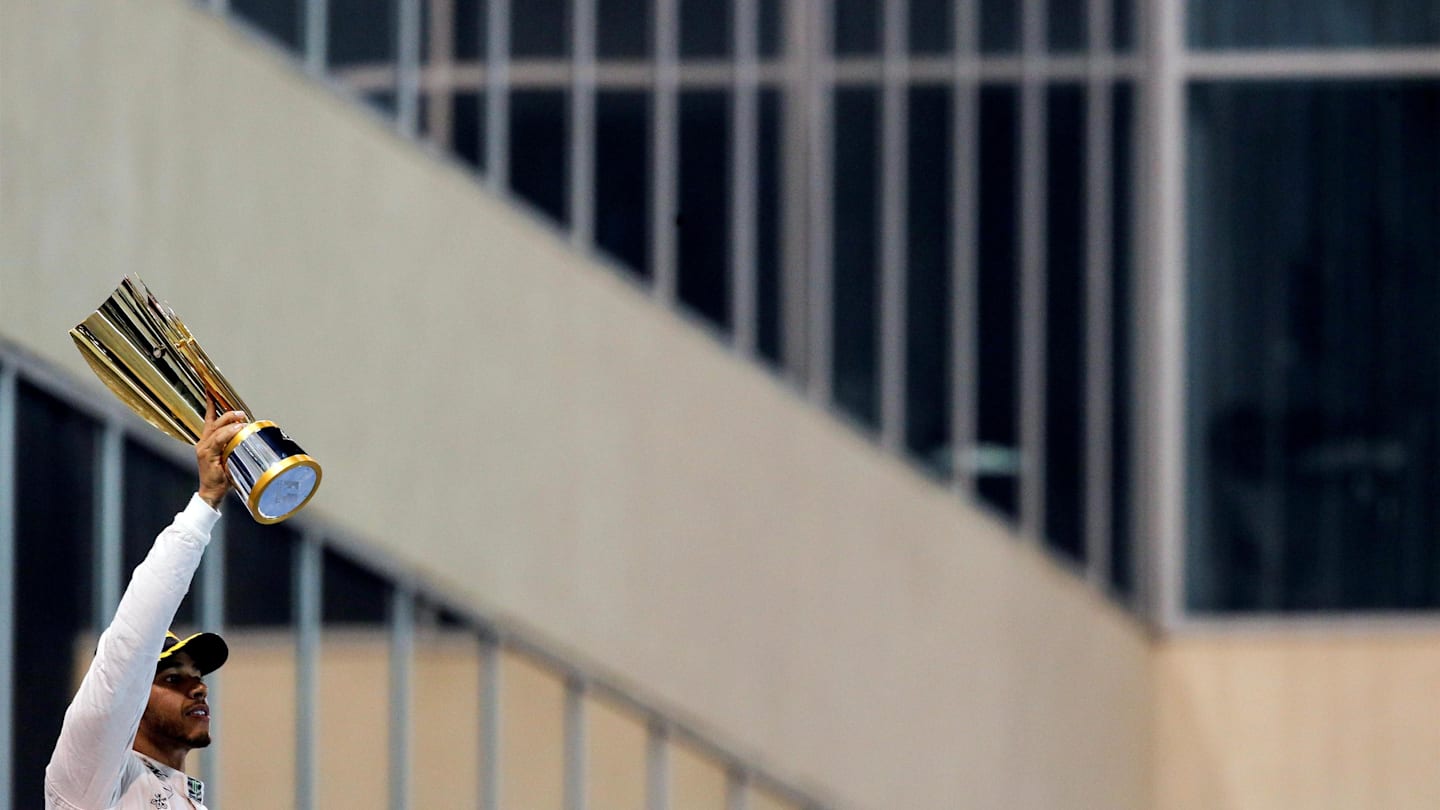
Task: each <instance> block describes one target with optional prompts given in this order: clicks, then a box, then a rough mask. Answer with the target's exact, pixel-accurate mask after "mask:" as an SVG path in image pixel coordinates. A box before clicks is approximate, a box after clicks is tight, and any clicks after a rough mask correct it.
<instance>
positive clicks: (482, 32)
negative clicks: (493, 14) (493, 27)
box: [450, 0, 490, 62]
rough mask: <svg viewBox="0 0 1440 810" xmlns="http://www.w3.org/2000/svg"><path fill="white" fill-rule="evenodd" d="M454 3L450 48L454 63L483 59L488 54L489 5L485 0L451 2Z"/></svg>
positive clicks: (456, 0) (454, 0)
mask: <svg viewBox="0 0 1440 810" xmlns="http://www.w3.org/2000/svg"><path fill="white" fill-rule="evenodd" d="M453 2H454V3H455V11H454V14H455V28H454V31H455V41H454V42H453V43H451V46H450V47H451V48H452V49H453V51H454V53H455V59H456V61H460V62H470V61H474V60H477V59H484V58H485V55H486V54H487V53H489V48H488V42H487V39H488V38H489V35H490V17H489V13H490V10H489V3H487V2H485V0H453Z"/></svg>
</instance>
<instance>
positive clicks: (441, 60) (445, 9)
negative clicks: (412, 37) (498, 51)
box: [424, 0, 455, 151]
mask: <svg viewBox="0 0 1440 810" xmlns="http://www.w3.org/2000/svg"><path fill="white" fill-rule="evenodd" d="M429 3H430V6H429V8H430V21H429V25H428V26H427V31H426V34H425V38H426V40H427V41H428V42H429V49H428V50H429V58H427V59H426V60H425V62H426V68H425V71H424V72H425V73H426V74H427V75H428V76H429V77H430V80H429V81H428V82H426V84H425V88H424V89H425V93H426V97H427V98H429V99H430V104H429V106H427V107H426V108H425V133H426V137H427V138H428V139H429V140H430V142H431V143H433V144H435V145H436V146H438V147H440V148H441V149H444V150H447V151H448V150H450V149H451V147H452V146H453V143H452V135H453V133H452V132H451V126H452V124H451V122H452V120H453V119H454V110H455V0H429Z"/></svg>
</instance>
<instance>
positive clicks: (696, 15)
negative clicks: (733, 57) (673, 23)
mask: <svg viewBox="0 0 1440 810" xmlns="http://www.w3.org/2000/svg"><path fill="white" fill-rule="evenodd" d="M677 1H678V2H679V3H680V58H681V59H715V58H720V57H726V56H729V55H730V54H731V52H732V51H733V50H734V44H735V43H734V36H735V35H734V34H733V33H732V32H733V31H734V30H735V10H734V3H733V2H732V0H677Z"/></svg>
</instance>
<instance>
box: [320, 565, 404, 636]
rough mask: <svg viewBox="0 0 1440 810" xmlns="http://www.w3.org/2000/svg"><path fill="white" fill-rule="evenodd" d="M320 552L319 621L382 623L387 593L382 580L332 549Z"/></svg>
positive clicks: (386, 587) (364, 623)
mask: <svg viewBox="0 0 1440 810" xmlns="http://www.w3.org/2000/svg"><path fill="white" fill-rule="evenodd" d="M322 555H323V561H322V563H321V571H322V574H321V577H322V584H321V591H322V597H321V600H320V601H321V608H320V615H321V621H322V622H323V623H324V624H326V625H379V624H385V621H386V617H387V616H388V615H389V613H388V607H389V593H390V588H389V586H388V585H387V584H386V583H385V580H384V579H382V578H381V577H380V576H379V575H377V574H376V573H374V572H373V571H371V570H370V569H369V568H366V567H365V566H363V565H360V564H359V563H357V562H355V561H353V560H351V559H350V558H349V557H346V556H344V555H342V554H339V553H337V552H335V551H333V550H331V549H328V548H327V549H325V550H324V551H323V552H322Z"/></svg>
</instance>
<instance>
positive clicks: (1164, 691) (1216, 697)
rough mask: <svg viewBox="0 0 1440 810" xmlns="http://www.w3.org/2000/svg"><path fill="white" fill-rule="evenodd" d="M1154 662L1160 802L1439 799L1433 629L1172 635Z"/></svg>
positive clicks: (1253, 805)
mask: <svg viewBox="0 0 1440 810" xmlns="http://www.w3.org/2000/svg"><path fill="white" fill-rule="evenodd" d="M1157 674H1158V681H1159V694H1160V702H1159V704H1158V710H1157V721H1156V722H1157V733H1156V745H1157V755H1156V761H1157V766H1158V770H1157V778H1156V789H1157V801H1156V806H1157V807H1159V808H1163V809H1164V810H1191V809H1192V808H1193V810H1202V808H1203V810H1271V809H1272V808H1273V809H1274V810H1281V809H1282V808H1293V807H1305V808H1317V809H1318V808H1337V810H1338V808H1355V807H1385V808H1397V810H1398V809H1399V808H1430V807H1436V806H1437V805H1440V768H1436V766H1435V754H1436V752H1437V751H1440V631H1436V630H1434V629H1430V630H1398V629H1396V630H1389V631H1385V630H1374V629H1371V630H1349V631H1347V630H1336V629H1332V630H1330V631H1329V632H1328V633H1324V634H1320V633H1318V632H1316V631H1307V630H1291V631H1286V632H1278V631H1277V632H1261V633H1252V634H1244V635H1242V634H1228V635H1224V636H1220V637H1205V638H1174V639H1170V640H1168V641H1166V642H1165V643H1164V644H1163V645H1162V646H1161V647H1160V649H1159V651H1158V658H1157Z"/></svg>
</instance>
